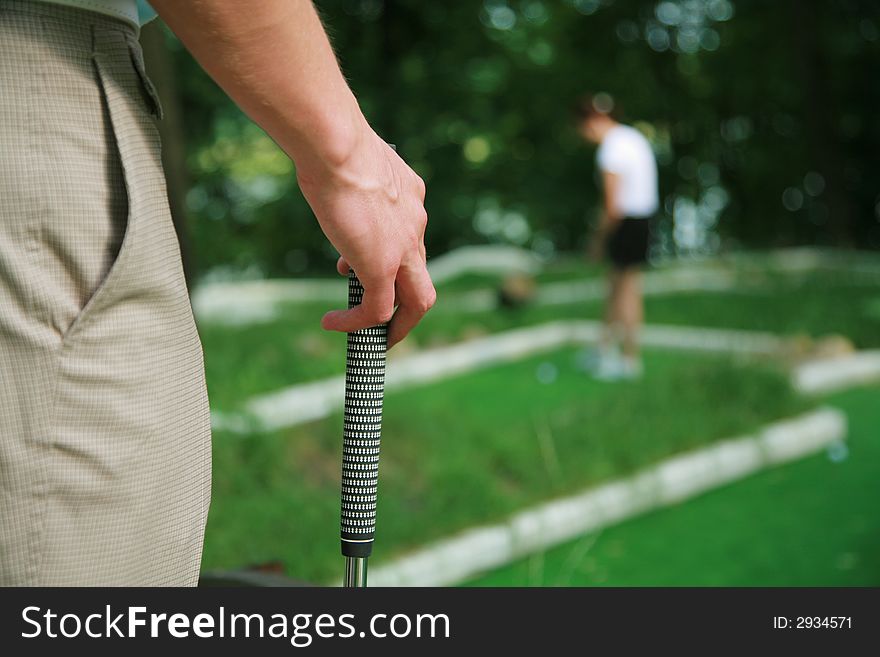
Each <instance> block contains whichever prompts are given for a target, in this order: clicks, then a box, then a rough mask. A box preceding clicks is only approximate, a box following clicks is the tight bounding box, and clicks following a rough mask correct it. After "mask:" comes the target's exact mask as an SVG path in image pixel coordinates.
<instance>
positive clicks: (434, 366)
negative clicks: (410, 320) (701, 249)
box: [212, 320, 781, 433]
mask: <svg viewBox="0 0 880 657" xmlns="http://www.w3.org/2000/svg"><path fill="white" fill-rule="evenodd" d="M600 331H601V324H600V323H599V322H594V321H586V320H584V321H575V320H571V321H556V322H548V323H546V324H539V325H537V326H530V327H526V328H520V329H514V330H511V331H504V332H502V333H496V334H493V335H488V336H486V337H483V338H479V339H476V340H470V341H467V342H461V343H457V344H454V345H450V346H447V347H440V348H436V349H427V350H425V351H421V352H417V353H415V354H413V355H411V356H406V357H403V358H400V359H397V360H391V361H390V362H389V363H388V367H387V371H386V377H385V388H386V390H388V391H391V390H396V389H400V388H405V387H411V386H414V385H424V384H428V383H433V382H436V381H440V380H442V379H448V378H450V377H453V376H458V375H460V374H465V373H468V372H473V371H475V370H479V369H483V368H486V367H490V366H493V365H496V364H498V363H503V362H511V361H515V360H519V359H521V358H524V357H526V356H530V355H532V354H536V353H541V352H544V351H549V350H552V349H555V348H558V347H560V346H564V345H568V344H585V343H590V342H595V341H596V340H597V339H598V338H599V335H600ZM641 342H642V344H643V345H644V346H646V347H660V348H666V349H684V350H693V351H708V352H721V353H740V354H751V355H764V354H771V353H773V352H774V351H776V350H777V349H778V348H779V346H780V344H781V343H780V340H779V338H778V337H776V336H774V335H772V334H770V333H760V332H755V331H735V330H726V329H707V328H692V327H683V326H646V327H645V328H644V329H643V330H642V334H641ZM344 394H345V377H344V376H341V375H340V376H335V377H331V378H329V379H323V380H321V381H316V382H313V383H305V384H300V385H295V386H290V387H288V388H283V389H281V390H279V391H276V392H272V393H268V394H265V395H259V396H257V397H253V398H251V399H250V400H249V401H247V402H246V403H245V406H244V409H245V410H244V412H243V413H220V412H216V411H215V412H214V413H212V424H213V426H214V428H215V429H219V430H226V431H231V432H234V433H251V432H254V431H269V430H275V429H282V428H285V427H291V426H296V425H298V424H304V423H307V422H312V421H314V420H319V419H321V418H324V417H328V416H330V415H332V414H333V413H334V412H335V411H336V410H338V409H340V408H342V404H343V401H344Z"/></svg>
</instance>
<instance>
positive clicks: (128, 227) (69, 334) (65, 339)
mask: <svg viewBox="0 0 880 657" xmlns="http://www.w3.org/2000/svg"><path fill="white" fill-rule="evenodd" d="M103 59H104V55H103V54H102V53H100V52H94V53H92V61H93V62H94V66H95V72H96V79H97V83H98V85H99V87H100V90H101V96H102V102H103V103H104V104H105V107H106V109H107V117H108V119H107V120H108V121H109V122H110V126H109V127H110V132H111V133H112V134H113V141H114V145H115V148H116V156H117V157H118V158H119V166H120V167H121V169H122V179H123V183H124V185H125V194H126V197H127V199H128V201H127V211H126V217H125V231H124V233H123V235H122V241H121V243H120V245H119V250H118V251H117V253H116V258H115V259H114V260H113V264H111V265H110V268H109V269H108V270H107V273H106V274H105V275H104V279H103V280H102V281H101V282H100V283H99V285H98V287H97V288H96V289H95V291H94V292H93V293H92V295H91V297H90V298H89V300H88V301H87V302H86V304H85V305H84V306H83V308H82V310H80V312H79V313H78V314H77V316H76V317H75V318H74V320H73V322H72V323H71V324H70V326H69V327H68V328H67V330H66V331H65V332H64V335H63V336H62V338H61V346H62V348H64V347H66V346H69V345H70V344H71V342H72V341H73V339H74V337H75V336H76V335H77V334H78V333H79V332H80V331H82V330H83V328H84V327H86V326H88V325H89V323H90V322H91V321H92V318H93V317H94V315H95V313H94V309H95V306H96V305H97V303H99V302H100V300H101V299H103V298H104V297H106V296H107V295H108V294H109V293H110V291H112V289H113V285H114V284H115V283H116V281H117V279H118V278H119V276H120V273H119V272H120V270H121V269H122V267H123V265H124V264H125V261H126V260H127V259H128V254H129V252H130V251H131V232H132V224H133V221H134V211H133V209H132V194H131V180H130V173H129V171H128V167H127V166H126V162H125V160H126V158H125V155H124V154H123V147H122V144H121V143H120V139H119V128H118V126H117V125H116V119H115V118H114V111H113V107H112V102H111V100H110V94H109V92H108V86H109V85H108V80H109V79H111V78H112V75H110V74H109V73H108V72H107V71H106V69H105V67H104V65H103V63H102V61H103Z"/></svg>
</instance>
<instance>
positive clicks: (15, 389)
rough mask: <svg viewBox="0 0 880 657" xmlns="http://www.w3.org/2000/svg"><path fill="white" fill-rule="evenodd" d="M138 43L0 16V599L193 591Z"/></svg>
mask: <svg viewBox="0 0 880 657" xmlns="http://www.w3.org/2000/svg"><path fill="white" fill-rule="evenodd" d="M160 111H161V110H160V108H159V103H158V99H157V98H156V96H155V92H154V90H153V88H152V85H151V84H150V82H149V80H148V79H147V77H146V75H145V73H144V70H143V60H142V55H141V50H140V46H139V44H138V42H137V39H136V35H135V32H134V29H133V28H131V27H129V26H128V25H127V24H125V23H123V22H121V21H117V20H115V19H113V18H109V17H105V16H101V15H100V14H96V13H93V12H88V11H84V10H79V9H73V8H68V7H61V6H57V5H51V4H44V3H40V2H29V1H27V0H0V584H2V585H24V586H58V585H86V586H193V585H195V584H196V583H197V581H198V571H199V563H200V560H201V552H202V542H203V537H204V527H205V520H206V516H207V512H208V505H209V501H210V488H211V484H210V475H211V452H210V417H209V411H208V399H207V394H206V390H205V381H204V367H203V361H202V348H201V344H200V342H199V337H198V333H197V332H196V327H195V323H194V321H193V316H192V311H191V308H190V304H189V297H188V294H187V289H186V284H185V282H184V277H183V269H182V266H181V260H180V249H179V246H178V241H177V237H176V235H175V232H174V227H173V225H172V222H171V216H170V213H169V210H168V203H167V198H166V192H165V183H164V178H163V174H162V167H161V162H160V145H159V138H158V133H157V130H156V126H155V122H154V121H155V119H156V117H157V116H158V115H159V113H160Z"/></svg>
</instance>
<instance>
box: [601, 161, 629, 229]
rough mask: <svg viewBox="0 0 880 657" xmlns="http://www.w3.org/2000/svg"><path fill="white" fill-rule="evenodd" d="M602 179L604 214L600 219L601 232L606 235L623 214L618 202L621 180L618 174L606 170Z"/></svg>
mask: <svg viewBox="0 0 880 657" xmlns="http://www.w3.org/2000/svg"><path fill="white" fill-rule="evenodd" d="M602 179H603V188H604V198H603V205H602V216H601V218H600V219H599V232H600V233H601V234H603V235H604V234H606V233H608V232H609V231H610V230H611V229H612V228H613V227H614V225H615V224H616V223H617V222H618V221H619V220H620V219H621V218H622V216H623V215H622V213H621V212H620V208H619V207H618V204H617V197H618V193H619V189H620V180H619V178H618V176H617V175H615V174H613V173H608V172H604V173H603V176H602Z"/></svg>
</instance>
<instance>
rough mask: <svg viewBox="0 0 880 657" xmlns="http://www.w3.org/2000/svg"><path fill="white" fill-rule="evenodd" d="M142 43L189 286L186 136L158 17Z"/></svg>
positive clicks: (191, 262)
mask: <svg viewBox="0 0 880 657" xmlns="http://www.w3.org/2000/svg"><path fill="white" fill-rule="evenodd" d="M141 45H142V46H143V49H144V59H145V60H146V65H147V70H148V72H149V74H150V79H151V80H152V81H153V83H154V84H155V86H156V90H157V91H158V93H159V97H160V98H161V101H162V108H163V110H164V114H165V116H164V119H163V120H162V121H159V124H158V125H159V134H160V136H161V138H162V165H163V166H164V168H165V180H166V186H167V188H168V204H169V205H170V207H171V217H172V219H173V221H174V228H175V230H176V231H177V238H178V240H179V241H180V253H181V257H182V258H183V270H184V274H185V276H186V281H187V284H188V285H189V284H190V283H191V282H192V278H193V275H194V273H195V262H194V259H193V255H192V249H191V248H190V240H189V231H188V230H187V222H186V195H187V192H188V191H189V184H190V181H189V172H188V171H187V167H186V136H185V131H184V128H183V116H182V111H181V108H180V98H179V96H178V94H177V80H176V76H175V71H174V59H173V57H172V53H171V52H170V51H169V50H168V47H167V44H166V39H165V27H164V25H163V24H162V22H161V21H160V20H158V19H157V20H154V21H152V22H151V23H148V24H147V25H145V26H144V28H143V29H142V30H141Z"/></svg>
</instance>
